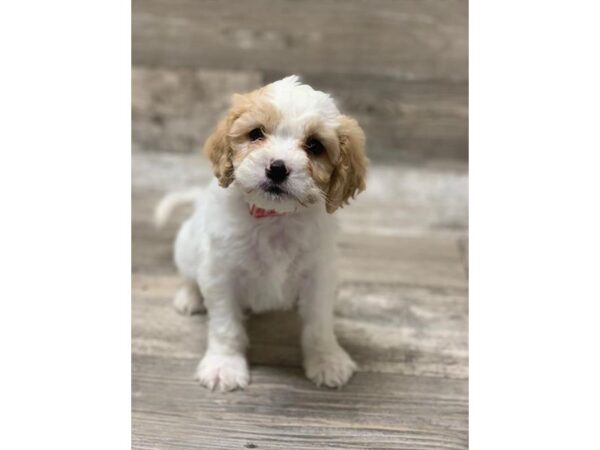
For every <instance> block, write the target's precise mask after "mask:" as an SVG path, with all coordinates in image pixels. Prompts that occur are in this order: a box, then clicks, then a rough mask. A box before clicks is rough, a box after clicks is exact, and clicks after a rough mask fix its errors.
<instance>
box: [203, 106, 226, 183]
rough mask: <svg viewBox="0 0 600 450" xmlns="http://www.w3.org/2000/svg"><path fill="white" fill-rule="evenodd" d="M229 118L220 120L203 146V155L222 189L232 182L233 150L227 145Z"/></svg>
mask: <svg viewBox="0 0 600 450" xmlns="http://www.w3.org/2000/svg"><path fill="white" fill-rule="evenodd" d="M230 127H231V117H230V116H229V115H228V116H227V117H225V118H224V119H222V120H221V121H220V122H219V124H218V125H217V128H216V129H215V131H213V133H212V134H211V135H210V136H209V138H208V139H207V140H206V143H205V144H204V154H205V155H206V156H208V158H209V159H210V161H211V162H212V165H213V173H214V174H215V176H216V177H217V179H218V180H219V184H220V185H221V186H222V187H227V186H229V185H230V184H231V182H232V181H233V162H232V160H231V158H232V153H233V150H232V148H231V145H230V143H229V136H228V133H229V128H230Z"/></svg>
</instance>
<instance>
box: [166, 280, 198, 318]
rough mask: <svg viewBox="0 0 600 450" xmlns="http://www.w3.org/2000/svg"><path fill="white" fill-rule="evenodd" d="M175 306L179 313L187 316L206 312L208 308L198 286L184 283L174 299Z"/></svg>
mask: <svg viewBox="0 0 600 450" xmlns="http://www.w3.org/2000/svg"><path fill="white" fill-rule="evenodd" d="M173 306H174V307H175V309H176V310H177V312H178V313H180V314H183V315H185V316H191V315H192V314H204V313H205V312H206V308H205V307H204V299H203V298H202V294H201V293H200V290H199V289H198V287H197V286H193V285H191V284H189V283H188V284H184V285H183V286H181V287H180V288H179V289H177V292H176V293H175V298H174V299H173Z"/></svg>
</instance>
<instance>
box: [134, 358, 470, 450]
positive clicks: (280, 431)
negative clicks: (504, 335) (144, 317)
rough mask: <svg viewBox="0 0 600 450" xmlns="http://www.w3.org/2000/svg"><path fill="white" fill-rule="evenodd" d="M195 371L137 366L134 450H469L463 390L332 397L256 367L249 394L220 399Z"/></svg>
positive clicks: (388, 385)
mask: <svg viewBox="0 0 600 450" xmlns="http://www.w3.org/2000/svg"><path fill="white" fill-rule="evenodd" d="M196 362H197V361H196V360H195V359H184V358H174V357H160V358H157V357H153V356H146V355H136V356H134V358H133V374H134V382H133V387H132V390H133V427H132V428H133V447H134V448H138V449H147V448H190V449H192V448H193V449H198V448H223V449H243V448H244V447H245V448H259V449H265V448H279V449H280V448H294V449H304V448H306V449H315V448H414V449H434V448H445V449H464V448H466V447H467V438H466V426H467V422H466V414H467V403H466V396H467V390H466V389H467V387H466V384H465V383H464V382H462V381H458V380H451V379H444V378H427V377H410V376H403V375H395V374H373V373H369V374H366V373H359V374H357V375H356V376H355V377H354V378H352V380H351V381H350V383H349V384H348V385H346V386H344V387H343V388H342V389H340V390H326V389H317V388H315V387H314V386H313V385H312V384H311V383H310V382H309V381H308V380H306V379H305V377H304V376H303V374H302V372H301V371H300V370H299V369H292V368H282V367H266V366H254V367H253V368H252V373H251V376H252V384H251V386H250V387H249V388H248V389H246V390H244V391H241V392H232V393H229V394H226V395H223V394H218V393H211V392H209V391H207V390H205V389H202V388H201V387H199V386H198V385H197V384H196V383H195V382H194V381H193V380H192V379H191V375H190V374H191V373H192V371H193V369H194V367H195V364H196ZM249 446H250V447H249ZM252 446H254V447H252Z"/></svg>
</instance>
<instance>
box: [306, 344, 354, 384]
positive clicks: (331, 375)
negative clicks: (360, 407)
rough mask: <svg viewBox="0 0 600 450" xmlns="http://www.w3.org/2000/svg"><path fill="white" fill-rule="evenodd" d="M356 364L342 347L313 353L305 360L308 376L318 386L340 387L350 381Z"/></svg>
mask: <svg viewBox="0 0 600 450" xmlns="http://www.w3.org/2000/svg"><path fill="white" fill-rule="evenodd" d="M355 370H356V364H355V363H354V361H352V358H350V356H349V355H348V353H346V351H345V350H344V349H343V348H342V347H337V348H334V349H332V350H324V351H312V352H310V353H308V354H307V355H306V357H305V358H304V371H305V373H306V376H307V377H308V378H310V379H311V380H312V381H314V382H315V384H316V385H317V386H321V385H325V386H328V387H340V386H342V385H344V384H346V382H347V381H348V380H349V379H350V377H351V376H352V374H353V373H354V371H355Z"/></svg>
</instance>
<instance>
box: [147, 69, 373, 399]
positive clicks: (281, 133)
mask: <svg viewBox="0 0 600 450" xmlns="http://www.w3.org/2000/svg"><path fill="white" fill-rule="evenodd" d="M364 147H365V137H364V133H363V131H362V130H361V128H360V127H359V126H358V124H357V123H356V121H355V120H353V119H351V118H349V117H347V116H344V115H342V114H340V112H339V111H338V109H337V107H336V105H335V103H334V101H333V100H332V98H331V97H330V96H329V95H328V94H325V93H323V92H319V91H316V90H314V89H312V88H311V87H310V86H307V85H305V84H301V82H300V81H299V79H298V77H296V76H290V77H287V78H284V79H282V80H280V81H276V82H274V83H271V84H269V85H267V86H265V87H263V88H261V89H258V90H256V91H254V92H251V93H249V94H246V95H235V96H234V98H233V106H232V108H231V110H230V111H229V113H228V114H227V115H226V117H225V118H224V119H223V120H222V121H221V122H220V123H219V124H218V126H217V128H216V130H215V131H214V133H213V134H212V135H211V136H210V137H209V138H208V140H207V142H206V145H205V148H204V151H205V153H206V155H207V156H208V157H209V159H210V160H211V162H212V164H213V168H214V173H215V176H216V180H215V181H214V182H213V183H212V184H211V185H210V186H209V187H208V188H207V189H206V190H204V191H203V192H201V193H199V194H189V193H188V194H185V193H184V194H182V195H178V194H172V195H171V196H168V197H166V198H165V199H164V200H163V202H162V203H161V204H160V205H159V206H158V208H157V220H158V221H159V222H160V221H164V220H166V218H168V216H169V214H170V212H171V210H172V209H173V208H174V207H175V206H176V205H177V204H179V203H183V202H186V201H189V200H190V199H192V198H194V200H195V201H196V209H195V212H194V214H193V216H192V217H191V218H190V219H188V220H187V221H186V222H185V223H184V224H183V225H182V227H181V229H180V230H179V234H178V236H177V239H176V242H175V262H176V264H177V268H178V269H179V272H180V273H181V275H182V276H183V279H184V283H183V285H182V287H181V288H180V289H179V291H178V292H177V293H176V296H175V307H176V308H177V310H178V311H180V312H182V313H185V314H193V313H195V312H200V311H202V310H203V309H204V308H206V310H207V311H208V319H209V320H208V347H207V349H206V353H205V355H204V357H203V358H202V360H201V361H200V364H199V365H198V369H197V372H196V377H197V379H198V380H199V381H200V383H201V384H202V385H204V386H206V387H208V388H210V389H218V390H221V391H230V390H233V389H236V388H244V387H245V386H247V385H248V382H249V380H250V374H249V370H248V363H247V360H246V355H245V351H246V347H247V346H248V337H247V335H246V331H245V329H244V311H246V310H250V311H252V312H263V311H269V310H274V309H286V308H292V307H295V306H297V309H298V312H299V314H300V316H301V319H302V324H303V325H302V351H303V354H304V368H305V371H306V375H307V377H308V378H310V379H311V380H313V381H314V382H315V383H316V384H317V385H326V386H329V387H336V386H341V385H343V384H344V383H346V382H347V381H348V379H349V378H350V377H351V376H352V374H353V372H354V370H355V368H356V365H355V363H354V362H353V361H352V359H351V358H350V356H348V354H347V353H346V352H345V351H344V349H343V348H342V347H341V346H340V345H339V344H338V341H337V339H336V337H335V334H334V331H333V304H334V299H335V296H336V286H337V276H336V262H335V258H336V245H335V235H336V224H335V220H334V217H333V216H332V214H331V213H333V212H334V211H335V210H336V209H337V208H339V207H340V206H342V205H343V204H345V203H347V202H348V200H349V199H350V198H351V197H354V195H355V194H357V193H358V192H360V191H362V190H363V189H364V188H365V175H366V168H367V158H366V156H365V148H364Z"/></svg>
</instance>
